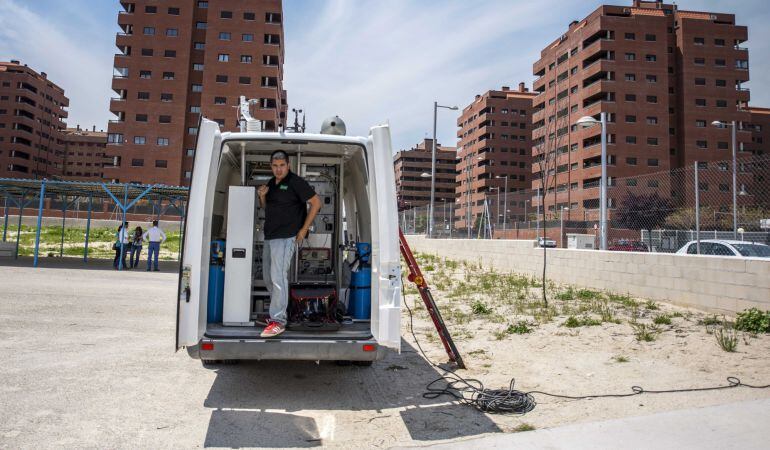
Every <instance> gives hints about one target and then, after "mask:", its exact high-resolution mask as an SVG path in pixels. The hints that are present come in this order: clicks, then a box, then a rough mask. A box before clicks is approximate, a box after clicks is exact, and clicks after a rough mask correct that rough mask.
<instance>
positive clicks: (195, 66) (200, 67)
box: [193, 63, 203, 71]
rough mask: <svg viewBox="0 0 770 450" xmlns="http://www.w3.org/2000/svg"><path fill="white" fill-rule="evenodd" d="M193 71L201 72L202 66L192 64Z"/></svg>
mask: <svg viewBox="0 0 770 450" xmlns="http://www.w3.org/2000/svg"><path fill="white" fill-rule="evenodd" d="M193 70H197V71H202V70H203V64H200V63H195V64H193Z"/></svg>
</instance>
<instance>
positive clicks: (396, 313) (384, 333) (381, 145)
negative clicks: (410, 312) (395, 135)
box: [367, 125, 401, 351]
mask: <svg viewBox="0 0 770 450" xmlns="http://www.w3.org/2000/svg"><path fill="white" fill-rule="evenodd" d="M369 141H370V144H371V147H370V148H371V151H370V152H368V153H369V154H368V155H367V156H368V158H367V159H368V163H369V172H370V177H369V178H370V180H373V181H374V182H370V183H369V197H370V202H371V204H372V205H373V207H372V208H370V210H371V215H372V217H371V221H372V222H371V227H372V256H373V258H372V297H373V300H374V303H373V304H372V331H373V332H374V333H375V337H376V338H377V342H378V343H379V344H380V345H382V346H385V347H390V348H392V349H395V350H398V351H400V350H401V255H400V253H399V249H398V210H397V207H396V203H397V202H396V181H395V175H394V173H393V153H392V150H391V141H390V127H389V126H387V125H381V126H377V127H374V128H372V129H371V130H370V131H369Z"/></svg>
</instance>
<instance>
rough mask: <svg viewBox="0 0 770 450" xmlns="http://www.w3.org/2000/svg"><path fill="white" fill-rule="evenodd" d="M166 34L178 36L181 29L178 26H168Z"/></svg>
mask: <svg viewBox="0 0 770 450" xmlns="http://www.w3.org/2000/svg"><path fill="white" fill-rule="evenodd" d="M166 36H168V37H177V36H179V30H178V29H176V28H166Z"/></svg>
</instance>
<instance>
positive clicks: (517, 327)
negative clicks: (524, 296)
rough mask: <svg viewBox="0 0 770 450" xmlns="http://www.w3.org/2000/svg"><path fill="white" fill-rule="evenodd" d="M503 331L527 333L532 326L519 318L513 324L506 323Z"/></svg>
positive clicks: (530, 330)
mask: <svg viewBox="0 0 770 450" xmlns="http://www.w3.org/2000/svg"><path fill="white" fill-rule="evenodd" d="M505 332H506V333H508V334H527V333H531V332H532V328H531V327H530V324H529V323H527V322H526V321H525V320H520V321H518V322H516V323H515V324H511V325H508V328H506V329H505Z"/></svg>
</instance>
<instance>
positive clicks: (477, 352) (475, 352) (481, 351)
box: [468, 348, 487, 356]
mask: <svg viewBox="0 0 770 450" xmlns="http://www.w3.org/2000/svg"><path fill="white" fill-rule="evenodd" d="M468 354H469V355H471V356H481V355H486V354H487V351H486V350H484V349H483V348H480V349H478V350H473V351H470V352H468Z"/></svg>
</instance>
